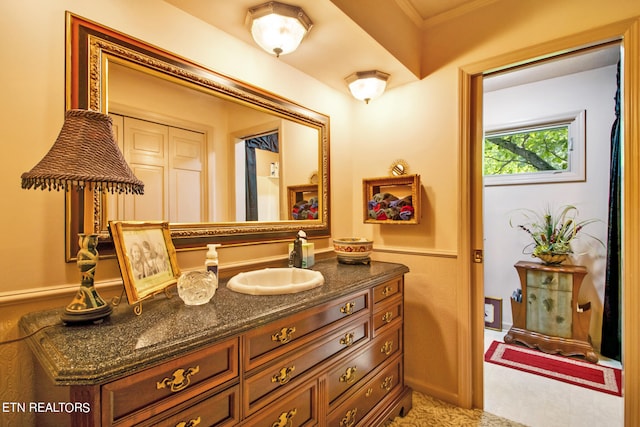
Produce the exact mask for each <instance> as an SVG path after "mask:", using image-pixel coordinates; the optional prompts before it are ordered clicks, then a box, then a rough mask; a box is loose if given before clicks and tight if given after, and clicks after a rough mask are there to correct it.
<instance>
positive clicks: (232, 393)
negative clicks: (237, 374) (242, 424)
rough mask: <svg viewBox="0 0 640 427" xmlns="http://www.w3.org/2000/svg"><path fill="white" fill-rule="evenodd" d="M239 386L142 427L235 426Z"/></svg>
mask: <svg viewBox="0 0 640 427" xmlns="http://www.w3.org/2000/svg"><path fill="white" fill-rule="evenodd" d="M239 388H240V387H239V386H237V385H236V386H234V387H232V388H230V389H229V390H225V391H223V392H220V393H217V394H214V395H212V396H210V397H207V398H205V399H204V400H201V401H200V402H198V403H195V404H194V405H192V406H190V407H188V408H187V409H184V410H182V411H180V412H178V413H177V414H174V415H172V416H170V417H167V418H164V419H162V420H157V419H151V420H149V421H148V422H145V423H144V424H141V426H142V425H144V426H154V427H156V426H157V427H165V426H166V427H191V426H212V427H222V426H230V425H234V424H237V423H238V422H239V421H240V392H239ZM187 403H188V402H187Z"/></svg>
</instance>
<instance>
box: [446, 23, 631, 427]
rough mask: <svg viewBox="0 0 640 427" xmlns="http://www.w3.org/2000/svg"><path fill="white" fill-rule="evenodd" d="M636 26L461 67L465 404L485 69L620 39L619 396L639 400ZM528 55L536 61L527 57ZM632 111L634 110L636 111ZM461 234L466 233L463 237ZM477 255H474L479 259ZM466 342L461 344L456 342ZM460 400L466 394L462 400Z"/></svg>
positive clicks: (472, 363) (476, 339)
mask: <svg viewBox="0 0 640 427" xmlns="http://www.w3.org/2000/svg"><path fill="white" fill-rule="evenodd" d="M639 26H640V22H637V21H630V22H622V23H616V24H611V25H608V26H606V27H603V28H599V29H597V30H593V31H589V32H585V33H581V34H578V35H574V36H571V37H568V38H565V39H563V40H560V41H554V42H550V43H547V44H544V45H539V46H535V47H532V48H527V49H523V50H521V51H518V52H511V53H509V54H505V55H503V56H500V57H495V58H492V59H490V60H485V61H482V62H478V63H476V64H471V65H469V66H466V67H462V68H461V73H460V85H461V87H460V93H461V104H460V105H461V150H460V164H459V167H460V170H461V171H462V179H461V184H460V185H461V188H460V194H462V195H464V197H462V198H461V203H460V230H469V233H468V234H467V235H462V236H461V238H460V246H459V250H460V251H459V253H460V259H459V262H460V267H461V279H462V280H461V283H462V286H464V288H463V289H461V291H462V292H465V293H468V294H469V297H470V303H471V311H470V313H469V317H468V319H469V320H468V321H469V331H470V332H469V337H468V338H469V341H468V342H469V348H468V350H469V352H468V353H466V354H468V356H465V355H463V356H462V360H463V362H465V363H466V365H463V369H469V371H470V373H471V385H470V387H469V388H468V389H463V390H462V391H463V393H468V398H469V401H470V402H471V405H472V406H474V407H477V408H482V407H483V401H484V395H483V354H484V351H483V348H484V343H483V337H484V316H483V312H484V282H483V274H484V266H483V264H482V253H481V250H482V248H483V240H482V234H483V233H482V224H483V221H482V204H483V200H482V179H481V176H482V175H481V171H482V167H481V147H482V143H481V142H482V140H483V129H482V99H483V94H482V81H483V76H484V74H485V73H487V72H488V71H491V70H500V69H502V70H504V69H507V68H509V67H512V66H513V65H514V64H527V63H528V64H530V63H532V62H534V61H535V60H536V59H541V58H548V57H550V56H553V55H554V54H556V53H557V52H568V51H572V50H575V49H576V46H577V47H581V48H584V47H588V46H595V45H599V44H602V43H603V41H606V42H610V41H619V42H620V43H621V46H622V49H623V52H624V67H623V75H624V79H623V82H622V87H623V93H624V105H623V123H624V126H623V128H622V135H623V138H622V141H623V146H622V151H623V153H624V154H623V157H622V168H623V178H622V181H623V183H624V185H625V187H623V191H622V193H623V199H624V210H623V216H622V224H623V230H622V233H623V235H622V239H623V245H622V247H621V253H622V254H623V256H624V259H625V262H624V265H623V270H622V276H623V280H622V293H623V295H624V299H623V308H622V310H623V316H622V324H623V327H622V334H623V341H624V344H625V345H624V348H623V355H622V358H623V362H624V371H625V372H624V378H625V381H624V384H623V387H624V394H625V396H627V397H629V396H637V393H638V391H640V381H639V380H638V378H639V376H640V372H639V371H640V337H637V336H636V334H634V333H633V329H632V328H631V327H630V326H629V327H627V325H635V324H638V322H640V313H639V310H637V307H640V290H637V289H634V287H633V286H632V285H633V283H631V282H632V280H631V279H632V278H633V277H638V276H639V275H640V262H638V261H639V258H640V242H639V241H638V240H639V239H638V238H637V236H638V235H640V218H639V217H640V214H639V213H638V212H639V211H640V192H638V185H639V182H640V171H638V170H639V169H640V165H639V164H638V163H640V160H638V159H639V156H638V155H637V154H638V153H637V151H638V147H637V141H638V138H639V137H640V118H639V117H637V111H638V109H639V108H640V99H639V98H638V96H637V93H639V92H638V91H639V88H640V58H639V57H638V49H637V47H638V46H639V45H640V32H639V30H638V27H639ZM531 58H534V59H531ZM634 112H636V113H634ZM463 234H464V233H463ZM478 254H480V256H479V257H478ZM461 342H464V340H461ZM465 396H466V395H465ZM624 412H625V413H624V417H625V423H626V425H637V424H638V423H640V408H639V407H638V405H637V404H636V402H634V401H633V399H631V398H627V399H625V410H624Z"/></svg>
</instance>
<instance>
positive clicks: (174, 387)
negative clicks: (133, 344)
mask: <svg viewBox="0 0 640 427" xmlns="http://www.w3.org/2000/svg"><path fill="white" fill-rule="evenodd" d="M238 360H239V355H238V339H237V338H234V339H232V340H228V341H224V342H221V343H218V344H215V345H212V346H210V347H207V348H205V349H203V350H199V351H197V352H194V353H191V354H188V355H185V356H182V357H180V358H179V359H175V360H172V361H169V362H166V363H163V364H162V365H159V366H156V367H154V368H149V369H146V370H144V371H142V372H139V373H137V374H133V375H130V376H128V377H126V378H122V379H120V380H117V381H114V382H111V383H108V384H105V385H104V386H103V387H102V408H103V412H102V413H103V416H102V417H103V420H102V421H103V425H105V426H108V425H112V424H115V423H119V422H121V421H122V422H126V424H129V425H130V424H133V423H136V422H139V421H142V420H144V419H147V418H148V417H149V415H150V414H157V413H160V412H162V411H165V410H167V409H169V408H172V407H174V406H175V405H177V404H180V403H182V402H184V401H186V400H188V399H190V398H192V397H194V396H196V395H198V394H200V393H203V392H205V391H207V390H210V389H212V388H214V387H216V386H218V385H221V384H223V383H225V382H227V381H229V380H232V379H234V378H237V377H238Z"/></svg>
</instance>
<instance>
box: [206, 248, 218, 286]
mask: <svg viewBox="0 0 640 427" xmlns="http://www.w3.org/2000/svg"><path fill="white" fill-rule="evenodd" d="M219 246H220V245H219V244H217V243H211V244H208V245H207V248H209V250H208V251H207V255H206V257H207V258H206V260H205V261H204V266H205V268H206V269H207V271H210V272H212V273H213V275H214V276H215V277H216V278H215V281H216V285H217V284H218V252H217V251H216V248H217V247H219Z"/></svg>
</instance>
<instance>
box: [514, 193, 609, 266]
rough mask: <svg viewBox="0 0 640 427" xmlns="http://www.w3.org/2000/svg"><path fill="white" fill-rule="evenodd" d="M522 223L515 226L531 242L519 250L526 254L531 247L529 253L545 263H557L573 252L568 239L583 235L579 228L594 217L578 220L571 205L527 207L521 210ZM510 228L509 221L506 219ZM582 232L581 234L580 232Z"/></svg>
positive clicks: (590, 221) (571, 239) (591, 221)
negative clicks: (539, 208)
mask: <svg viewBox="0 0 640 427" xmlns="http://www.w3.org/2000/svg"><path fill="white" fill-rule="evenodd" d="M521 213H522V216H523V219H524V224H518V225H517V226H516V227H517V228H520V229H521V230H524V231H525V232H526V233H528V234H529V235H530V236H531V238H532V239H533V242H531V243H530V244H529V245H527V246H525V248H524V249H523V251H522V252H523V253H527V252H525V251H527V249H529V248H532V251H531V256H533V257H537V258H540V259H541V260H542V261H543V262H545V263H547V264H559V263H561V262H562V261H564V260H565V259H567V257H568V256H569V254H571V253H573V251H572V249H571V242H572V241H573V240H574V239H576V238H577V237H578V236H579V235H580V234H585V233H584V232H582V229H583V228H584V227H585V226H586V225H588V224H591V223H593V222H596V221H598V220H597V219H588V220H583V221H579V220H578V209H577V208H576V207H575V206H571V205H567V206H563V207H561V208H560V209H558V210H557V211H556V212H552V211H551V209H550V208H548V207H547V208H546V209H545V210H544V211H542V212H536V211H533V210H530V209H522V210H521ZM510 225H511V226H512V227H513V226H514V225H513V222H512V221H510ZM581 232H582V233H581ZM589 236H590V237H592V238H594V239H596V240H597V241H598V242H600V243H601V244H602V245H603V246H604V244H603V243H602V241H600V240H599V239H598V238H596V237H595V236H591V235H589Z"/></svg>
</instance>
